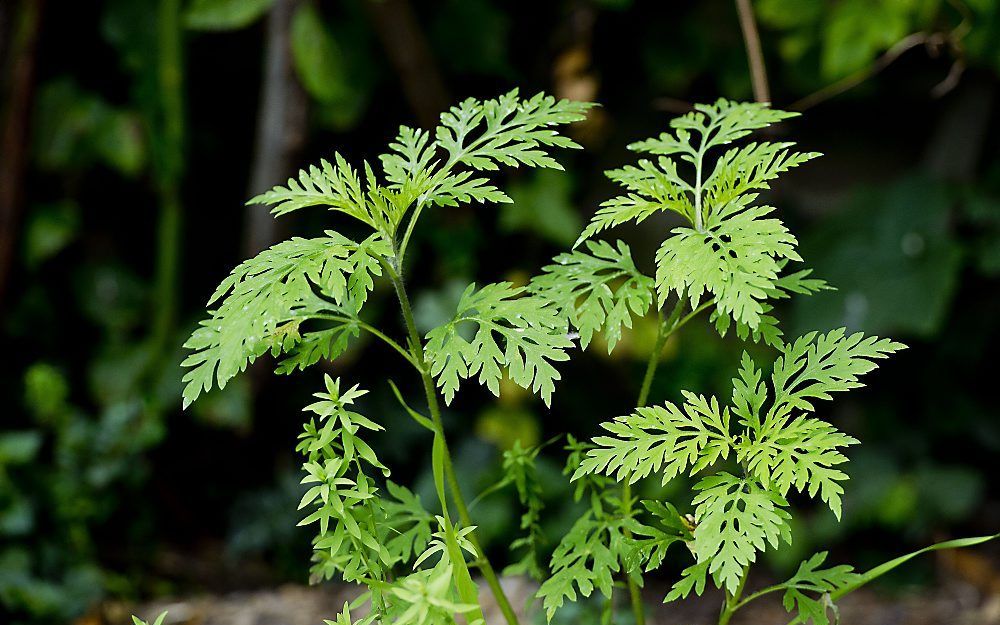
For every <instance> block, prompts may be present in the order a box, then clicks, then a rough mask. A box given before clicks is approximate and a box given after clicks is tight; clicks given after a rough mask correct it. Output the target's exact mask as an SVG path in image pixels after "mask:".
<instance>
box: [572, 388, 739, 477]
mask: <svg viewBox="0 0 1000 625" xmlns="http://www.w3.org/2000/svg"><path fill="white" fill-rule="evenodd" d="M684 397H685V399H686V401H685V403H684V405H683V406H680V407H679V406H677V405H675V404H673V403H670V402H667V403H666V404H664V405H663V406H646V407H642V408H638V409H637V410H636V411H635V412H634V413H632V414H630V415H624V416H621V417H617V418H615V419H614V420H613V421H609V422H607V423H602V424H601V427H602V428H604V429H605V430H607V431H608V432H609V433H610V434H611V436H597V437H595V438H594V439H593V442H594V444H595V447H594V448H593V449H590V450H589V451H588V452H587V456H586V457H585V458H584V459H583V460H582V462H581V463H580V467H579V468H578V469H577V470H576V472H575V473H574V474H573V479H574V480H577V479H579V478H581V477H583V476H584V475H587V474H596V473H601V474H604V475H608V476H613V477H615V479H617V480H618V481H620V482H624V481H627V482H629V483H635V482H637V481H638V480H640V479H642V478H644V477H646V476H648V475H650V474H651V473H653V472H657V473H661V474H662V482H663V484H666V483H667V482H669V481H670V480H672V479H673V478H675V477H677V476H678V475H680V474H682V473H684V472H687V471H689V470H690V473H691V474H692V475H693V474H694V473H696V472H698V471H700V470H701V469H704V468H706V467H708V466H711V465H712V464H714V463H715V462H717V461H718V460H720V459H725V458H726V457H728V455H729V452H730V450H731V449H732V448H733V446H734V441H733V439H732V436H731V435H730V432H729V421H730V413H729V409H728V408H724V407H721V406H720V405H719V402H718V400H716V399H715V398H714V397H713V398H710V399H709V398H706V397H705V396H703V395H695V394H694V393H689V392H686V391H685V392H684Z"/></svg>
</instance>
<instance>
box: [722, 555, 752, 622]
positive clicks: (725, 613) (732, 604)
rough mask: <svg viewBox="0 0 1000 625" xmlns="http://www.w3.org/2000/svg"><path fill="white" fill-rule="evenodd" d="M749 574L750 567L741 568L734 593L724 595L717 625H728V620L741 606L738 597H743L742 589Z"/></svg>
mask: <svg viewBox="0 0 1000 625" xmlns="http://www.w3.org/2000/svg"><path fill="white" fill-rule="evenodd" d="M749 572H750V567H749V566H747V567H744V568H743V574H742V575H741V576H740V584H739V586H737V588H736V592H734V593H733V594H729V593H728V592H727V593H726V602H725V603H724V604H722V613H721V614H719V625H729V619H731V618H733V614H735V613H736V610H739V609H740V606H741V605H742V604H741V603H740V597H741V596H743V588H744V586H746V583H747V577H748V573H749Z"/></svg>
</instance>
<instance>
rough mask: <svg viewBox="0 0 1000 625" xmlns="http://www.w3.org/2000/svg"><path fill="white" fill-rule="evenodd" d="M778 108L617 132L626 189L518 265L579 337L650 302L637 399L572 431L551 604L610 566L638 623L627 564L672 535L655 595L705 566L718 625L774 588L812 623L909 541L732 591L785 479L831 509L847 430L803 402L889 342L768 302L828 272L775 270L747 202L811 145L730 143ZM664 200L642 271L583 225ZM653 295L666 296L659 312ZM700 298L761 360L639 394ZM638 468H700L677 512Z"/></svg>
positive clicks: (783, 517) (639, 611)
mask: <svg viewBox="0 0 1000 625" xmlns="http://www.w3.org/2000/svg"><path fill="white" fill-rule="evenodd" d="M789 117H792V114H790V113H786V112H782V111H777V110H773V109H771V108H769V107H768V106H767V105H762V104H740V103H734V102H729V101H726V100H719V101H718V102H717V103H715V104H713V105H698V106H696V107H695V110H694V111H693V112H691V113H688V114H686V115H684V116H682V117H679V118H677V119H675V120H673V122H672V123H671V127H672V128H673V132H669V133H664V134H661V135H660V136H659V137H657V138H655V139H650V140H646V141H641V142H638V143H635V144H633V145H631V146H630V148H631V149H633V150H635V151H638V152H641V153H645V154H649V155H650V158H648V159H642V160H639V161H638V163H637V164H636V165H629V166H626V167H624V168H622V169H617V170H613V171H610V172H608V175H609V177H610V178H611V179H612V180H614V181H615V182H617V183H618V184H620V185H621V186H622V187H624V189H625V193H624V194H623V195H621V196H619V197H616V198H613V199H611V200H608V201H607V202H605V203H604V204H603V205H602V207H601V209H600V210H599V211H597V213H596V214H595V216H594V218H593V220H592V221H591V223H590V224H589V225H588V226H587V227H586V228H585V229H584V231H583V234H582V235H581V237H580V239H579V240H578V242H577V247H579V246H580V244H581V243H584V242H586V248H587V251H583V250H580V249H577V250H575V251H573V252H569V253H566V254H562V255H560V256H558V257H556V259H555V261H556V262H555V263H554V264H553V265H550V266H549V267H546V268H545V273H544V274H543V275H541V276H539V277H537V278H535V279H534V280H533V281H532V284H531V287H530V289H531V290H532V291H533V292H534V293H536V294H537V295H539V296H541V297H543V298H545V299H547V300H552V301H555V302H556V303H557V305H558V306H559V308H560V310H561V311H562V313H563V315H564V316H565V318H566V319H568V321H569V322H570V324H571V325H572V326H574V327H575V328H576V329H577V330H578V332H579V334H580V341H581V345H582V346H583V347H587V345H588V344H589V343H590V341H591V338H592V336H593V334H594V333H595V332H598V331H601V332H603V333H604V334H605V337H606V342H607V345H608V349H609V351H610V350H613V349H614V348H615V345H616V344H617V343H618V341H619V339H620V337H621V333H622V328H623V327H631V325H632V317H633V316H642V315H645V314H647V313H648V312H649V310H650V309H651V308H655V310H656V313H657V315H658V316H659V326H658V328H659V329H658V333H657V338H656V341H655V344H654V346H653V349H652V352H651V354H650V357H649V361H648V363H647V368H646V373H645V376H644V379H643V382H642V385H641V389H640V391H639V397H638V400H637V402H636V406H637V407H636V410H635V411H634V412H632V413H631V414H628V415H624V416H620V417H617V418H615V419H614V420H612V421H609V422H606V423H604V424H603V425H602V428H603V429H604V430H606V432H607V434H606V435H603V436H598V437H595V438H594V439H593V440H592V441H590V442H589V443H582V444H581V443H578V442H577V441H575V440H574V439H570V444H569V446H568V448H567V449H568V450H569V451H570V452H571V453H570V456H569V460H568V462H567V473H568V474H569V475H570V476H571V479H572V480H573V481H575V482H576V483H577V490H576V496H577V499H580V498H581V497H583V496H584V495H588V496H589V499H590V506H589V508H588V509H587V510H586V512H585V513H584V514H583V516H581V517H580V518H579V519H578V520H577V522H576V524H575V525H574V526H573V528H572V530H571V531H570V532H569V533H568V534H567V535H566V536H565V537H564V538H563V539H562V540H561V542H560V543H559V545H558V547H557V548H556V550H555V552H554V553H553V556H552V562H551V566H552V571H553V573H552V576H551V577H549V578H548V579H547V580H545V582H544V583H543V584H542V586H541V589H540V590H539V593H538V595H539V597H540V598H541V599H542V600H543V603H544V607H545V610H546V614H547V616H548V617H549V619H551V618H552V616H553V615H554V613H555V612H556V611H557V610H558V609H559V608H560V607H562V606H563V604H564V603H565V602H566V601H574V600H576V598H577V595H578V594H580V595H583V596H585V597H586V596H589V595H590V594H591V593H592V592H593V590H594V589H595V588H596V589H598V590H600V592H601V593H602V594H603V595H604V596H605V597H606V598H607V600H608V606H609V607H608V609H607V610H606V611H605V614H606V615H607V617H608V618H610V615H611V609H610V606H611V605H612V603H611V599H612V595H613V592H614V578H615V576H623V577H624V578H625V582H626V585H627V586H628V589H629V594H630V597H631V602H632V608H633V613H634V617H635V620H636V622H637V623H640V624H641V623H643V622H644V611H643V606H642V602H641V597H640V594H639V588H640V587H641V586H642V584H643V574H644V573H647V572H649V571H652V570H654V569H656V568H659V567H660V566H661V565H662V564H663V562H664V560H665V558H666V555H667V550H668V548H669V547H670V546H671V545H672V544H674V543H683V544H685V545H686V546H687V551H688V552H689V553H690V554H691V555H693V557H694V563H693V564H691V565H690V566H688V567H687V568H685V569H684V571H683V573H682V576H681V579H680V580H679V581H677V582H676V583H675V584H674V585H673V587H672V588H671V589H670V591H669V592H668V593H667V594H666V599H665V600H666V601H673V600H677V599H681V598H685V597H687V596H689V595H690V594H691V593H692V592H694V593H696V594H699V595H700V594H701V593H702V592H703V591H704V589H705V587H706V585H707V581H708V578H711V580H712V582H713V584H714V585H715V586H716V587H718V588H720V589H722V590H723V591H724V592H725V597H726V598H725V603H724V605H723V607H722V610H721V612H720V617H719V623H720V624H722V625H724V624H725V623H727V622H728V621H729V619H730V618H731V616H732V615H733V613H735V612H736V611H737V610H739V609H740V608H742V607H743V606H745V605H746V604H747V603H749V602H750V601H752V600H754V599H756V598H758V597H760V596H763V595H765V594H768V593H770V592H773V591H778V590H782V591H784V593H785V594H784V600H783V603H784V606H785V607H786V609H788V610H789V611H794V612H795V616H794V620H793V622H807V621H812V622H813V623H816V624H817V625H825V624H826V623H828V622H829V615H828V614H829V612H830V611H831V610H835V606H834V604H833V600H834V599H836V598H838V597H839V596H841V595H843V594H846V593H847V592H850V591H851V590H853V589H854V588H857V587H858V586H860V585H861V584H863V583H866V582H867V581H869V580H870V579H873V578H874V577H877V576H878V575H881V574H882V573H884V572H886V571H887V570H889V569H891V568H893V567H894V566H896V565H897V564H899V563H901V562H902V561H903V560H905V559H908V557H910V556H904V558H902V559H899V560H897V561H893V563H890V564H887V565H885V566H883V567H878V568H876V569H874V570H873V571H871V572H869V573H867V574H864V575H861V574H857V573H855V572H853V569H851V567H847V566H835V567H832V568H828V569H820V568H819V567H820V565H821V564H822V563H823V562H824V560H825V558H826V554H825V553H820V554H817V555H815V556H813V557H812V558H809V559H808V560H806V561H805V562H803V563H802V565H801V566H800V567H799V570H798V572H797V573H796V574H795V575H794V576H793V577H792V578H791V579H790V580H788V581H787V582H785V583H783V584H779V585H776V586H773V587H770V588H768V589H765V590H763V591H759V592H756V593H753V594H750V595H749V596H746V597H744V596H743V593H744V587H745V584H746V581H747V577H748V574H749V571H750V567H751V565H753V564H754V563H755V562H756V561H757V557H758V554H759V553H761V552H763V551H765V549H767V548H769V547H770V548H777V547H778V546H779V544H780V543H782V542H790V541H791V527H790V525H789V521H790V519H791V509H790V506H789V503H788V501H787V499H786V497H787V496H788V495H789V493H790V492H792V491H795V492H798V493H801V494H803V495H806V496H808V497H812V498H818V499H820V500H821V501H822V502H824V503H825V504H826V505H827V506H828V507H829V508H830V509H831V510H832V512H833V513H834V514H835V515H836V516H837V517H838V518H839V517H840V514H841V495H842V493H843V492H844V491H843V486H842V482H843V481H844V480H846V479H847V474H846V473H845V472H844V471H842V468H843V466H844V465H845V463H846V462H847V460H848V459H847V457H846V456H845V455H844V453H843V449H844V448H846V447H848V446H850V445H854V444H856V443H857V442H858V441H857V440H855V439H854V438H852V437H851V436H848V435H847V434H844V433H843V432H840V431H839V430H837V429H836V428H835V427H834V426H833V425H832V424H830V423H828V422H826V421H824V420H822V419H819V418H817V417H816V416H814V413H816V412H817V407H818V401H819V400H829V399H831V398H832V394H833V393H836V392H841V391H846V390H849V389H852V388H857V387H859V386H861V385H862V384H861V382H860V377H861V376H862V375H863V374H866V373H869V372H870V371H872V370H873V369H875V367H876V363H875V361H877V360H879V359H882V358H885V357H887V356H889V355H890V354H892V353H894V352H896V351H898V350H900V349H902V348H903V346H902V345H901V344H899V343H896V342H893V341H891V340H888V339H878V338H876V337H865V336H863V335H862V334H861V333H855V334H848V333H847V332H846V331H845V330H844V329H838V330H833V331H831V332H828V333H825V334H819V333H816V332H811V333H809V334H806V335H805V336H802V337H799V338H796V339H794V340H791V341H788V342H785V341H784V339H783V337H782V333H781V330H780V328H779V326H778V320H777V318H776V317H774V316H773V314H772V312H773V304H772V302H773V301H774V300H777V299H782V298H786V297H789V296H791V295H793V294H809V293H813V292H816V291H819V290H823V289H826V288H828V287H827V286H826V284H825V283H824V282H823V281H821V280H817V279H814V278H810V277H809V273H810V272H809V270H799V271H794V272H793V271H789V270H788V268H787V264H788V263H789V262H800V261H801V260H802V259H801V258H800V257H799V255H798V253H797V252H796V249H795V248H796V245H797V242H796V240H795V237H794V236H793V235H792V234H791V233H790V232H789V231H788V229H787V228H786V227H785V226H784V224H783V223H782V222H781V221H780V220H779V219H777V218H774V217H773V216H771V215H772V213H773V212H774V208H773V207H770V206H766V205H761V204H759V203H758V202H757V200H758V194H759V192H760V191H761V190H765V189H768V188H769V184H770V181H772V180H773V179H775V178H776V177H777V176H778V175H779V174H781V173H782V172H784V171H786V170H788V169H790V168H792V167H795V166H797V165H800V164H802V163H804V162H806V161H808V160H810V159H812V158H814V157H816V156H817V155H816V154H814V153H800V152H796V151H795V150H794V149H793V144H791V143H776V142H767V141H764V142H750V143H745V144H743V145H742V146H739V147H733V146H732V144H734V142H736V141H739V140H741V139H744V138H745V137H747V136H748V135H749V134H750V133H751V132H752V131H754V130H758V129H762V128H765V127H767V126H769V125H771V124H773V123H776V122H780V121H782V120H785V119H787V118H789ZM722 149H725V151H724V152H723V151H722ZM720 152H721V153H720ZM667 211H670V212H673V213H676V214H677V215H679V216H680V217H681V219H682V222H683V225H681V226H678V227H675V228H673V229H672V230H670V232H669V233H668V236H666V237H665V239H664V240H663V242H662V244H661V245H660V248H659V250H658V251H657V253H656V258H655V261H656V272H655V277H650V276H646V275H643V274H642V273H641V272H640V271H639V270H638V269H637V267H636V264H635V262H634V261H633V259H632V255H631V252H630V250H629V248H628V246H627V245H625V244H624V243H623V242H621V241H618V242H617V243H616V244H614V245H612V244H609V243H606V242H593V241H589V239H590V237H592V236H593V235H595V234H597V233H600V232H602V231H603V230H605V229H608V228H610V227H612V226H616V225H618V224H621V223H625V222H628V221H634V222H642V221H644V220H646V219H647V218H650V217H652V216H653V215H656V214H659V213H663V212H667ZM668 304H670V306H672V308H671V307H669V306H668ZM665 308H669V309H670V310H671V312H669V313H667V314H664V309H665ZM706 310H710V311H711V312H710V320H711V321H712V323H713V325H714V326H715V328H716V329H717V330H718V332H719V333H720V334H722V335H725V334H726V332H727V331H728V330H729V329H730V328H731V327H735V329H736V333H737V335H738V337H739V338H740V339H743V340H751V341H754V342H760V343H764V344H766V345H767V346H770V347H771V348H773V349H774V350H776V351H777V354H778V355H777V358H776V359H775V361H774V364H773V366H772V367H771V372H770V374H769V375H767V376H765V374H764V373H763V371H762V369H761V367H759V366H758V365H757V364H756V363H755V362H754V360H753V359H752V358H751V357H750V356H749V354H747V353H744V355H743V358H742V362H741V366H740V369H739V371H738V373H737V376H736V377H735V379H734V380H733V391H732V398H731V400H730V401H729V402H726V401H725V400H720V399H718V398H716V397H709V396H705V395H699V394H695V393H692V392H689V391H683V392H682V394H683V398H684V401H683V402H682V403H681V404H676V403H673V402H666V403H664V404H662V405H656V406H648V405H647V402H648V399H649V393H650V388H651V383H652V379H653V376H654V375H655V372H656V369H657V366H658V363H659V360H660V357H661V352H662V349H663V346H664V343H665V341H666V340H667V338H668V337H670V336H671V335H672V334H673V333H674V332H676V331H677V330H678V329H679V328H681V327H682V326H683V325H685V324H686V323H688V321H690V320H691V319H693V318H694V317H696V316H697V315H698V314H699V313H701V312H703V311H706ZM654 474H655V475H656V476H657V477H659V479H660V481H661V482H662V484H663V485H666V484H667V483H668V482H670V481H672V480H674V479H676V478H678V477H680V476H690V477H696V476H698V477H700V479H699V480H698V481H697V482H696V483H695V484H694V486H693V497H692V499H691V501H690V507H691V509H692V513H691V514H682V513H681V512H680V511H679V508H683V507H684V506H674V505H673V504H671V503H668V502H663V501H656V500H644V501H642V502H641V504H642V509H641V510H640V509H637V508H636V503H637V501H636V498H635V496H634V495H633V493H632V489H633V486H634V485H635V484H636V483H637V482H639V481H640V480H643V479H645V478H648V477H650V476H652V475H654ZM988 539H989V537H984V538H981V539H969V540H968V541H967V542H963V541H958V542H952V543H948V544H945V545H939V546H935V547H934V548H943V547H954V546H964V545H966V544H978V542H983V541H985V540H988ZM911 555H912V554H911Z"/></svg>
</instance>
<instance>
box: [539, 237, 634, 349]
mask: <svg viewBox="0 0 1000 625" xmlns="http://www.w3.org/2000/svg"><path fill="white" fill-rule="evenodd" d="M587 248H588V250H589V253H586V252H583V251H581V250H575V251H573V252H569V253H565V254H560V255H559V256H556V257H555V259H554V264H552V265H548V266H546V267H545V268H544V273H542V274H541V275H540V276H537V277H536V278H534V279H533V280H532V281H531V284H530V285H529V288H530V289H531V291H532V292H533V293H535V294H537V295H538V296H539V297H542V298H544V299H548V300H551V301H552V302H554V303H555V305H556V306H558V307H559V309H560V310H561V312H562V315H563V316H564V317H566V318H567V319H569V322H570V323H571V324H572V325H573V326H574V327H575V328H576V329H577V330H578V331H579V333H580V346H581V347H582V348H584V349H586V348H587V346H588V345H589V344H590V341H591V339H592V338H593V336H594V333H595V332H603V333H604V334H605V338H606V340H607V343H608V353H611V352H612V351H613V350H614V348H615V345H617V344H618V341H619V340H621V335H622V328H631V327H632V316H633V315H635V316H639V317H641V316H642V315H645V314H646V313H647V312H648V311H649V308H650V307H651V306H652V305H653V280H652V278H649V277H647V276H646V275H644V274H643V273H641V272H640V271H639V270H638V269H636V267H635V262H634V261H633V260H632V252H631V250H629V248H628V246H627V245H625V243H623V242H621V241H618V243H617V245H616V246H615V247H612V246H611V244H609V243H606V242H604V241H588V242H587Z"/></svg>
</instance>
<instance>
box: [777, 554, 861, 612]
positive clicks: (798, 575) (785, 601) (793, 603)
mask: <svg viewBox="0 0 1000 625" xmlns="http://www.w3.org/2000/svg"><path fill="white" fill-rule="evenodd" d="M825 560H826V552H825V551H823V552H820V553H817V554H815V555H813V556H812V557H811V558H809V559H808V560H804V561H803V562H802V563H801V564H799V568H798V570H797V571H796V572H795V575H793V576H792V577H791V578H790V579H789V580H788V581H786V582H784V583H783V584H781V585H780V587H779V588H783V589H784V590H785V592H784V595H782V598H781V603H782V605H784V606H785V609H786V610H788V611H789V612H792V611H794V612H795V613H796V616H795V621H794V622H796V623H809V622H811V623H812V624H813V625H830V623H831V620H830V612H833V613H834V614H836V613H837V612H836V610H837V608H836V606H835V605H834V604H833V601H832V600H831V599H830V592H832V591H834V590H836V589H837V588H842V587H844V586H848V585H850V584H853V583H855V581H856V580H857V579H858V578H859V577H860V575H858V574H857V573H855V572H854V569H853V567H850V566H847V565H843V564H842V565H839V566H834V567H830V568H828V569H820V568H818V567H819V566H820V565H822V564H823V562H824V561H825ZM806 593H813V594H815V595H817V596H810V595H809V594H806ZM834 622H836V619H835V620H834Z"/></svg>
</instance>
